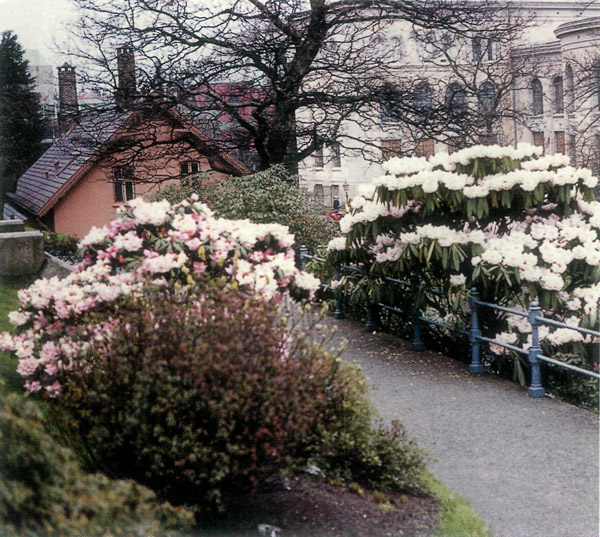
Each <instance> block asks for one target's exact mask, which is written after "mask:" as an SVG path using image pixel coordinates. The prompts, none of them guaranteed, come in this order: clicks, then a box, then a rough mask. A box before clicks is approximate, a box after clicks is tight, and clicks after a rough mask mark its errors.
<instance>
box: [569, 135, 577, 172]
mask: <svg viewBox="0 0 600 537" xmlns="http://www.w3.org/2000/svg"><path fill="white" fill-rule="evenodd" d="M575 141H576V140H575V135H574V134H569V147H568V151H569V159H571V166H577V158H576V157H577V155H576V153H575Z"/></svg>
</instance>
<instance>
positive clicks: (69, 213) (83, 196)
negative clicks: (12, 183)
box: [54, 149, 227, 238]
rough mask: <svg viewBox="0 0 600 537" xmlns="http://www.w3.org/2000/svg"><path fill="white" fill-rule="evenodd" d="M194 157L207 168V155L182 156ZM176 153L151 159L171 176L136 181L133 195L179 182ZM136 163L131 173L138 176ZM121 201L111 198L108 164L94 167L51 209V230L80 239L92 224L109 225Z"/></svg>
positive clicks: (218, 177) (217, 177) (144, 194)
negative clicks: (159, 158) (154, 179)
mask: <svg viewBox="0 0 600 537" xmlns="http://www.w3.org/2000/svg"><path fill="white" fill-rule="evenodd" d="M177 157H178V159H179V160H184V159H183V158H182V156H181V154H180V153H177ZM188 158H189V159H190V160H197V161H198V162H199V163H200V167H201V169H202V171H208V170H210V169H211V168H210V165H209V163H208V161H207V160H206V158H204V157H201V156H200V155H198V153H196V152H195V151H192V150H191V149H190V153H189V154H188V155H186V157H185V159H188ZM179 160H177V159H176V158H175V156H172V157H171V158H169V157H167V156H164V157H163V159H161V160H156V161H153V162H152V167H153V168H155V167H157V168H160V169H161V170H163V172H164V174H165V175H167V174H168V175H170V176H171V177H172V179H164V178H163V180H161V182H160V183H151V182H146V183H144V182H136V184H135V196H136V198H139V197H143V198H146V199H147V198H148V197H149V196H150V195H152V194H154V193H155V192H157V191H159V190H160V189H163V188H165V187H166V186H167V185H172V184H176V183H178V182H179V173H180V169H179V165H178V162H179ZM140 170H143V168H142V166H140ZM140 173H141V172H139V171H138V167H137V166H136V168H135V172H134V175H135V176H136V177H143V176H142V175H140ZM226 178H227V176H226V175H225V174H223V173H215V180H224V179H226ZM122 205H124V203H122V202H121V203H117V202H115V200H114V186H113V183H112V172H111V168H110V167H108V166H100V165H97V166H94V167H93V168H92V169H91V170H90V171H88V173H86V174H85V176H84V177H82V179H81V180H80V181H78V183H77V184H76V185H75V186H74V187H73V188H71V189H70V190H69V192H68V193H67V194H66V196H65V197H64V198H63V199H62V200H60V202H59V203H58V204H57V205H56V206H55V208H54V231H56V232H57V233H64V234H66V235H70V236H73V237H78V238H82V237H84V236H85V235H86V234H87V232H88V231H89V230H90V229H91V228H92V226H97V227H101V226H104V225H106V224H108V223H109V222H110V221H111V220H113V219H114V218H115V216H116V212H117V209H118V207H119V206H122Z"/></svg>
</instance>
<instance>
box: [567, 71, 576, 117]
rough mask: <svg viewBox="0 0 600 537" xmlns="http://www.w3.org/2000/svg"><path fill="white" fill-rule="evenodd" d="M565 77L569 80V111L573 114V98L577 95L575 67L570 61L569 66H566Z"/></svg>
mask: <svg viewBox="0 0 600 537" xmlns="http://www.w3.org/2000/svg"><path fill="white" fill-rule="evenodd" d="M565 78H566V82H567V91H566V92H565V93H566V97H567V113H568V114H572V113H573V99H574V95H575V81H574V79H573V68H572V67H571V64H570V63H568V64H567V67H566V68H565Z"/></svg>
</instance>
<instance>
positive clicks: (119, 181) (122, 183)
mask: <svg viewBox="0 0 600 537" xmlns="http://www.w3.org/2000/svg"><path fill="white" fill-rule="evenodd" d="M112 172H113V186H114V190H115V202H123V201H129V200H132V199H133V198H135V186H134V181H133V168H132V167H131V166H115V167H114V168H113V169H112Z"/></svg>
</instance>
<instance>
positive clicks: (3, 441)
mask: <svg viewBox="0 0 600 537" xmlns="http://www.w3.org/2000/svg"><path fill="white" fill-rule="evenodd" d="M0 431H2V434H1V435H0V473H1V475H2V480H1V481H0V534H1V535H2V536H3V537H43V536H58V535H60V536H79V535H86V536H88V537H92V536H107V537H108V536H109V535H117V534H118V535H128V536H131V537H138V536H139V537H142V536H147V537H149V536H151V535H157V534H160V535H164V536H167V535H172V534H175V532H172V531H170V530H169V527H171V528H173V527H176V526H177V527H180V528H183V527H186V526H189V525H190V524H191V522H192V520H193V519H192V515H191V513H190V512H189V511H186V510H185V509H182V508H174V507H172V506H170V505H169V504H166V503H159V502H158V501H157V500H156V498H155V495H154V493H153V492H152V491H150V490H148V489H147V488H145V487H142V486H140V485H138V484H137V483H134V482H132V481H114V480H111V479H109V478H108V477H106V476H105V475H102V474H94V475H92V474H86V473H85V472H83V471H82V470H81V469H80V467H79V465H78V462H77V461H76V458H75V456H74V454H73V452H72V451H71V450H69V449H67V448H65V447H63V446H61V445H60V444H58V443H57V442H56V441H55V440H54V439H53V438H52V437H51V436H50V435H49V434H48V433H47V432H46V430H45V428H44V423H43V418H42V415H41V412H40V410H39V409H38V407H37V405H36V404H35V403H34V402H32V401H23V400H22V399H21V398H19V397H17V396H16V395H10V396H8V397H7V398H6V400H5V401H3V403H2V405H1V406H0Z"/></svg>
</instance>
